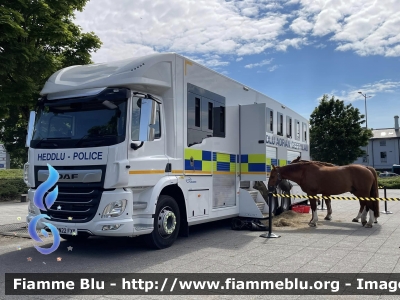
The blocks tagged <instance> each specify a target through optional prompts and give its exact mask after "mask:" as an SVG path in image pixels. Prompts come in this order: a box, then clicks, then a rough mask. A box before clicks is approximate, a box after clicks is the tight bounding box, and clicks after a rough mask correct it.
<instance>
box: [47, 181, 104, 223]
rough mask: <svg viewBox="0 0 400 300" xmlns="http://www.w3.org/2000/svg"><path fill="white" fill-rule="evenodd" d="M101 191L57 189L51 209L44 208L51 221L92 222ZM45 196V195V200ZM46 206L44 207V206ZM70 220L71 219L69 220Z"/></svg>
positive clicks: (92, 189)
mask: <svg viewBox="0 0 400 300" xmlns="http://www.w3.org/2000/svg"><path fill="white" fill-rule="evenodd" d="M102 193H103V191H102V190H101V189H98V188H97V189H94V188H74V189H71V188H63V187H59V188H58V197H57V199H56V201H55V202H54V204H53V205H52V206H51V208H48V207H46V209H47V211H42V210H41V213H43V214H47V215H48V216H49V217H50V218H51V220H52V221H56V222H57V221H58V222H70V223H84V222H89V221H90V220H92V219H93V218H94V216H95V214H96V212H97V209H98V207H99V204H100V199H101V195H102ZM46 196H47V194H46V195H45V197H44V198H45V199H46ZM45 206H46V205H45ZM71 218H72V219H71Z"/></svg>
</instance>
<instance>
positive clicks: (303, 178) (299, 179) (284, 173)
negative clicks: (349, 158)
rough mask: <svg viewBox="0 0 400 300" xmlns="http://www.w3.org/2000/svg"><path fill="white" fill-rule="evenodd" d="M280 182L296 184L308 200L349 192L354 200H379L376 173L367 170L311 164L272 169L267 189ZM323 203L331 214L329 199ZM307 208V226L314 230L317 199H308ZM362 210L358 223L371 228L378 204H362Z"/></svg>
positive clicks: (377, 210) (316, 219)
mask: <svg viewBox="0 0 400 300" xmlns="http://www.w3.org/2000/svg"><path fill="white" fill-rule="evenodd" d="M372 171H373V172H372ZM282 179H289V180H291V181H294V182H296V183H297V184H298V185H299V186H300V187H301V189H302V190H303V191H304V192H305V193H307V195H308V196H316V195H317V194H322V196H330V195H339V194H343V193H346V192H351V193H352V194H354V195H355V196H356V197H373V198H378V197H379V193H378V177H377V175H376V172H375V170H374V169H372V168H371V169H367V168H365V167H364V166H361V165H347V166H326V165H323V164H316V163H313V162H310V161H309V162H298V163H294V164H289V165H286V166H283V167H275V166H274V165H273V166H272V171H271V173H270V176H269V181H268V189H269V190H270V191H272V190H274V189H275V187H276V185H277V184H279V182H280V181H281V180H282ZM326 203H327V206H328V205H329V209H330V211H332V209H331V205H330V199H329V200H328V201H326ZM310 204H311V210H312V219H311V221H310V223H309V225H310V226H312V227H314V226H316V223H317V221H318V215H317V211H316V210H317V203H316V199H310ZM365 206H366V210H365V214H363V215H362V216H361V220H362V223H363V225H365V227H367V228H370V227H372V223H373V222H374V220H375V218H378V217H379V201H372V200H365ZM368 212H369V221H368V223H367V220H366V215H367V213H368ZM328 214H329V212H328ZM327 217H328V216H327ZM325 219H326V218H325ZM364 221H365V223H364Z"/></svg>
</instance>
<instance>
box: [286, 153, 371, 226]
mask: <svg viewBox="0 0 400 300" xmlns="http://www.w3.org/2000/svg"><path fill="white" fill-rule="evenodd" d="M299 162H311V163H315V164H319V165H323V166H328V167H335V165H334V164H331V163H327V162H322V161H310V160H302V159H301V156H297V158H296V159H294V160H293V161H292V162H291V164H293V163H299ZM366 168H367V169H368V170H370V171H371V173H372V175H374V176H375V177H376V171H375V169H374V168H371V167H369V166H367V167H366ZM377 197H378V196H377ZM359 201H360V210H359V211H358V214H357V217H355V218H354V219H353V220H352V221H353V222H358V220H359V219H360V218H361V222H362V224H363V226H364V225H365V224H366V223H367V220H366V217H367V212H368V211H367V207H366V201H367V200H359ZM325 203H326V206H327V215H326V217H325V220H332V206H331V200H330V199H325ZM318 205H319V202H318ZM374 223H378V219H377V218H375V221H374Z"/></svg>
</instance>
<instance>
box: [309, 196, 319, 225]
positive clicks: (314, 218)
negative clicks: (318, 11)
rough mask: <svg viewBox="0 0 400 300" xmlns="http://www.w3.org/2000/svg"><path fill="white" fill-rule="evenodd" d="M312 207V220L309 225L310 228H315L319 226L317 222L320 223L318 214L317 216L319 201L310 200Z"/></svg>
mask: <svg viewBox="0 0 400 300" xmlns="http://www.w3.org/2000/svg"><path fill="white" fill-rule="evenodd" d="M309 200H310V205H311V213H312V218H311V221H310V223H308V225H309V226H310V227H315V226H317V222H318V214H317V200H316V199H310V198H309Z"/></svg>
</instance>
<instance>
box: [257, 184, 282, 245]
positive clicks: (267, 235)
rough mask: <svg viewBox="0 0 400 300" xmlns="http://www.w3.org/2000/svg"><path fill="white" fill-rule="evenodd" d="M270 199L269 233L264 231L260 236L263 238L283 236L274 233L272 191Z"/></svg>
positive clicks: (269, 194)
mask: <svg viewBox="0 0 400 300" xmlns="http://www.w3.org/2000/svg"><path fill="white" fill-rule="evenodd" d="M268 199H269V202H268V203H269V205H268V233H264V234H262V235H260V237H263V238H267V239H270V238H278V237H281V236H280V235H276V234H275V233H272V193H271V192H269V193H268Z"/></svg>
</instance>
